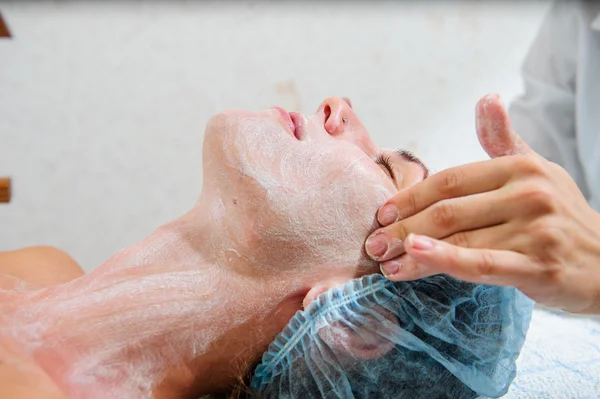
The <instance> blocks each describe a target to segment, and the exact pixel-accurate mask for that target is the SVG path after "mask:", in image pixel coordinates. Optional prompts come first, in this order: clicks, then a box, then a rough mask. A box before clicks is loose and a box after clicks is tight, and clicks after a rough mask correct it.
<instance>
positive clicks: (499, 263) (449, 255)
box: [389, 235, 540, 288]
mask: <svg viewBox="0 0 600 399" xmlns="http://www.w3.org/2000/svg"><path fill="white" fill-rule="evenodd" d="M406 250H407V253H408V254H409V255H410V256H411V257H412V258H414V259H415V260H416V261H417V262H419V263H422V264H424V265H426V266H427V267H429V268H431V269H435V270H436V271H437V273H444V274H447V275H450V276H452V277H455V278H458V279H461V280H465V281H471V282H473V283H480V284H492V285H509V286H516V287H517V288H520V287H521V286H522V285H523V284H528V283H530V282H532V281H536V277H537V276H539V275H540V270H539V267H538V266H537V264H535V263H534V262H532V261H531V260H530V259H529V258H528V257H527V256H525V255H523V254H520V253H517V252H512V251H506V250H492V249H472V248H462V247H458V246H455V245H452V244H449V243H446V242H443V241H439V240H434V239H432V238H429V237H425V236H417V235H411V236H410V237H409V239H408V240H407V247H406ZM399 277H401V276H400V275H399V274H398V275H396V276H390V277H389V278H390V280H392V279H394V280H395V279H400V278H399Z"/></svg>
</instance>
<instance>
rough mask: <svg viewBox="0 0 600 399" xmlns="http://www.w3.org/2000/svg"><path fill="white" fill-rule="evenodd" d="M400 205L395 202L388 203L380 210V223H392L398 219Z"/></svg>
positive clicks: (385, 224)
mask: <svg viewBox="0 0 600 399" xmlns="http://www.w3.org/2000/svg"><path fill="white" fill-rule="evenodd" d="M398 216H399V215H398V207H396V205H394V204H387V205H385V206H384V207H383V208H381V211H380V212H379V223H381V224H382V225H384V226H387V225H388V224H392V223H394V222H396V221H397V220H398Z"/></svg>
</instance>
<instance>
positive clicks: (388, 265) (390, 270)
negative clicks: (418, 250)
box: [379, 260, 401, 278]
mask: <svg viewBox="0 0 600 399" xmlns="http://www.w3.org/2000/svg"><path fill="white" fill-rule="evenodd" d="M400 266H401V264H400V262H398V261H395V260H388V261H387V262H383V263H381V265H380V266H379V268H380V269H381V273H382V274H383V275H384V276H385V277H386V278H388V277H390V276H393V275H394V274H396V273H398V272H399V271H400Z"/></svg>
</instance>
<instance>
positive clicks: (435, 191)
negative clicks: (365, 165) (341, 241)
mask: <svg viewBox="0 0 600 399" xmlns="http://www.w3.org/2000/svg"><path fill="white" fill-rule="evenodd" d="M513 170H514V162H513V160H512V159H510V158H501V159H497V160H488V161H481V162H475V163H471V164H467V165H461V166H456V167H454V168H450V169H446V170H444V171H441V172H439V173H436V174H434V175H432V176H430V177H428V178H427V179H425V180H423V181H422V182H420V183H417V184H416V185H414V186H411V187H409V188H407V189H404V190H401V191H400V192H398V194H396V195H395V196H393V197H392V198H390V199H389V200H388V201H387V202H386V203H385V204H384V205H383V206H382V207H381V208H380V209H379V211H378V213H377V220H378V221H379V223H380V224H381V225H382V226H388V225H390V224H391V223H394V222H395V221H398V220H400V219H405V218H407V217H409V216H412V215H414V214H415V213H417V212H421V211H422V210H423V209H425V208H427V207H429V206H430V205H432V204H434V203H436V202H438V201H441V200H444V199H448V198H454V197H463V196H466V195H472V194H478V193H484V192H487V191H493V190H496V189H498V188H500V187H502V186H503V185H504V184H505V183H506V182H507V181H508V180H509V179H510V178H511V176H512V174H513V173H514V172H513Z"/></svg>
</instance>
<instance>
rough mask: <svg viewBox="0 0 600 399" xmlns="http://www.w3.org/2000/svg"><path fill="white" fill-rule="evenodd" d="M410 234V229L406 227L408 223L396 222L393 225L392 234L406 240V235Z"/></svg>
mask: <svg viewBox="0 0 600 399" xmlns="http://www.w3.org/2000/svg"><path fill="white" fill-rule="evenodd" d="M409 234H410V231H408V228H407V227H406V225H405V224H404V223H396V224H395V225H394V226H393V230H392V235H393V236H394V237H396V238H398V239H400V240H402V241H404V240H405V239H406V237H408V235H409Z"/></svg>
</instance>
